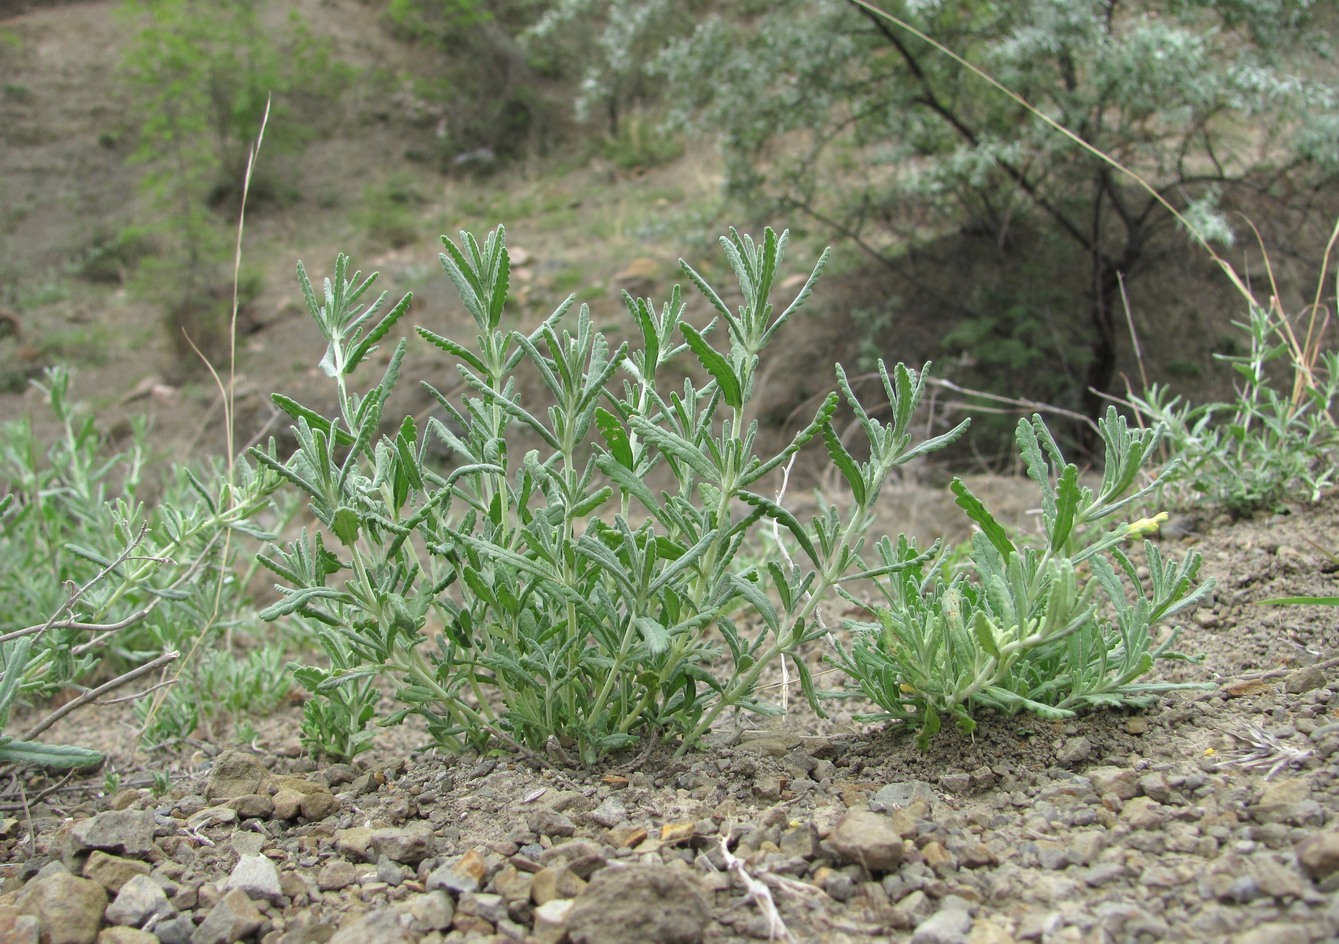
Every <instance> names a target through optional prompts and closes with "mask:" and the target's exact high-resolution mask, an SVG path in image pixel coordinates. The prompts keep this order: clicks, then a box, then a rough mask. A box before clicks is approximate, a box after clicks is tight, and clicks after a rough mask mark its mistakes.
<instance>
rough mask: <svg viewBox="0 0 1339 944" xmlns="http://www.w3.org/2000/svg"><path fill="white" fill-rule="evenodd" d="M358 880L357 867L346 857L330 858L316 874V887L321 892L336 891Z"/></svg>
mask: <svg viewBox="0 0 1339 944" xmlns="http://www.w3.org/2000/svg"><path fill="white" fill-rule="evenodd" d="M356 881H358V867H357V866H356V865H354V864H353V863H352V862H350V861H349V860H347V859H331V860H330V861H329V862H327V863H326V864H325V865H324V866H323V867H322V868H321V871H320V872H319V873H318V874H317V876H316V887H317V888H319V889H320V890H321V891H323V892H336V891H339V890H340V889H341V888H348V887H349V886H350V885H352V884H353V883H354V882H356Z"/></svg>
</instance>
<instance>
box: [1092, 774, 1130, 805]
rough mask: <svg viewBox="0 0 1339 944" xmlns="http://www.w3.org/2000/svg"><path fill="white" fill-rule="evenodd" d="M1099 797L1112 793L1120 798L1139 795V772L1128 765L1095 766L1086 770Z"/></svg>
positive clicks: (1126, 798) (1125, 798)
mask: <svg viewBox="0 0 1339 944" xmlns="http://www.w3.org/2000/svg"><path fill="white" fill-rule="evenodd" d="M1085 773H1087V775H1088V779H1089V780H1090V781H1092V785H1093V792H1094V793H1096V794H1097V795H1098V796H1099V797H1102V796H1106V795H1107V794H1112V795H1114V796H1115V797H1116V798H1118V799H1120V800H1132V799H1134V798H1135V797H1136V796H1138V795H1139V774H1138V773H1137V772H1136V771H1133V770H1131V769H1129V768H1128V767H1093V768H1091V769H1089V770H1087V771H1085Z"/></svg>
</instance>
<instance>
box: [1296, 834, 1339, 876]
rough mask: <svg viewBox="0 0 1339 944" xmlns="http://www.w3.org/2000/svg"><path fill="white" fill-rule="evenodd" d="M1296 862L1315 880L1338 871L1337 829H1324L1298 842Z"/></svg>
mask: <svg viewBox="0 0 1339 944" xmlns="http://www.w3.org/2000/svg"><path fill="white" fill-rule="evenodd" d="M1297 864H1298V865H1300V866H1301V867H1302V871H1303V872H1304V873H1305V874H1306V876H1307V877H1308V878H1310V879H1311V880H1312V881H1315V882H1323V881H1324V880H1325V879H1327V878H1329V877H1330V876H1331V875H1334V874H1335V873H1339V831H1336V830H1333V829H1331V830H1326V831H1325V832H1321V833H1316V834H1314V835H1312V836H1308V837H1307V838H1306V839H1304V840H1302V841H1301V842H1300V843H1298V844H1297Z"/></svg>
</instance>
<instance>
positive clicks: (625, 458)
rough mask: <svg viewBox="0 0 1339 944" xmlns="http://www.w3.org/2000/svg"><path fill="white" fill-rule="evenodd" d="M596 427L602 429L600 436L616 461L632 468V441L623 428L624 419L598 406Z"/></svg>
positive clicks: (596, 409)
mask: <svg viewBox="0 0 1339 944" xmlns="http://www.w3.org/2000/svg"><path fill="white" fill-rule="evenodd" d="M595 428H596V429H598V430H599V431H600V437H601V438H602V439H603V440H604V443H605V445H606V446H608V447H609V454H610V455H611V456H613V458H614V461H616V462H617V463H618V464H619V465H621V466H623V467H624V468H627V469H631V468H632V463H633V458H632V442H631V441H630V440H629V439H628V432H627V430H626V429H624V428H623V421H622V420H620V419H619V418H618V417H617V416H615V415H614V414H613V413H610V412H609V411H608V410H606V409H605V408H604V407H599V406H597V407H596V408H595Z"/></svg>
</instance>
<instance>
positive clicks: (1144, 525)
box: [1125, 511, 1167, 541]
mask: <svg viewBox="0 0 1339 944" xmlns="http://www.w3.org/2000/svg"><path fill="white" fill-rule="evenodd" d="M1166 520H1167V512H1165V511H1160V512H1158V513H1157V514H1156V515H1154V516H1153V517H1152V518H1140V519H1139V520H1138V521H1135V522H1132V523H1131V524H1130V527H1129V530H1127V531H1126V532H1125V540H1127V541H1132V540H1134V539H1135V538H1142V537H1147V536H1148V535H1150V534H1157V533H1158V527H1159V526H1160V525H1161V524H1162V523H1163V522H1164V521H1166Z"/></svg>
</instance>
